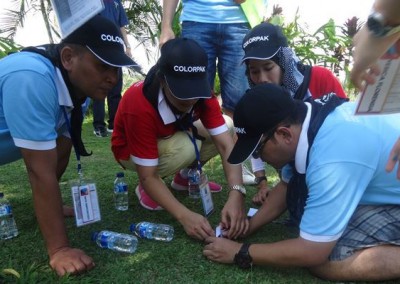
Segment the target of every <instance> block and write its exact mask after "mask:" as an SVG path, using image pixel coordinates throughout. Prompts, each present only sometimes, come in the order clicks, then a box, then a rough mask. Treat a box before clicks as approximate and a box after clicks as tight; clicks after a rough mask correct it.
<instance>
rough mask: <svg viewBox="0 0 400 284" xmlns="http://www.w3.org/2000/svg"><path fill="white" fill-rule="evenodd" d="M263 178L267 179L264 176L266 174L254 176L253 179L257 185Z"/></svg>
mask: <svg viewBox="0 0 400 284" xmlns="http://www.w3.org/2000/svg"><path fill="white" fill-rule="evenodd" d="M263 180H267V177H266V176H261V177H256V178H255V179H254V181H255V182H256V184H257V185H260V183H261V182H262V181H263Z"/></svg>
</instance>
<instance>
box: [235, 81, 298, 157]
mask: <svg viewBox="0 0 400 284" xmlns="http://www.w3.org/2000/svg"><path fill="white" fill-rule="evenodd" d="M295 108H296V105H295V102H294V100H293V99H292V97H291V96H290V94H289V93H288V92H287V91H286V90H285V89H283V88H282V87H280V86H279V85H276V84H270V83H268V84H260V85H256V86H254V87H253V88H251V89H249V90H248V91H247V92H246V93H245V94H244V96H243V97H242V98H241V99H240V100H239V102H238V104H237V105H236V108H235V112H234V113H233V124H234V125H235V132H236V134H237V137H238V139H237V141H236V144H235V146H234V147H233V150H232V152H231V154H230V156H229V158H228V162H229V163H231V164H240V163H242V162H243V161H245V160H246V159H247V158H248V157H250V155H251V154H252V153H253V152H254V150H255V149H256V147H257V145H258V143H259V142H260V140H261V138H262V136H263V134H264V133H266V132H268V131H271V130H273V129H274V128H275V127H276V126H277V125H278V124H279V123H280V122H282V121H283V120H284V119H285V118H287V117H288V116H289V114H290V113H292V112H293V111H294V110H295Z"/></svg>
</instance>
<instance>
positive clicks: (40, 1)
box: [0, 0, 59, 43]
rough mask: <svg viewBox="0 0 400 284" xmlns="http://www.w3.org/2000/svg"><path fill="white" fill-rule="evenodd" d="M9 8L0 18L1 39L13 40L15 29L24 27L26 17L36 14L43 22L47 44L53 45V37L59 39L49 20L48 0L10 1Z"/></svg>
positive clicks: (49, 8)
mask: <svg viewBox="0 0 400 284" xmlns="http://www.w3.org/2000/svg"><path fill="white" fill-rule="evenodd" d="M9 7H10V8H9V9H5V10H4V11H2V14H1V16H0V34H2V36H3V37H5V38H8V39H11V40H13V39H14V36H15V34H16V32H17V29H18V28H19V27H23V26H24V22H25V17H26V15H27V14H28V13H30V14H35V13H38V12H40V14H41V18H42V19H43V21H44V24H45V27H46V32H47V36H48V38H49V42H50V43H53V42H54V37H59V33H58V32H57V28H56V24H55V22H54V21H51V20H50V19H51V16H50V15H51V14H50V13H51V11H52V5H51V3H50V0H30V1H28V0H10V3H9Z"/></svg>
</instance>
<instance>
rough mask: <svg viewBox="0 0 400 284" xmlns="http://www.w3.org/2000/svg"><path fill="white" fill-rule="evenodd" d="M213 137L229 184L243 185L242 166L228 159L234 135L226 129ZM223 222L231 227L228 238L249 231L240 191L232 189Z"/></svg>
mask: <svg viewBox="0 0 400 284" xmlns="http://www.w3.org/2000/svg"><path fill="white" fill-rule="evenodd" d="M211 137H212V139H213V142H214V144H215V146H216V147H217V150H218V152H219V154H220V155H221V161H222V166H223V168H224V172H225V177H226V179H227V181H228V184H229V186H230V187H232V186H233V185H243V181H242V167H241V166H240V165H232V164H230V163H228V161H227V159H228V157H229V155H230V153H231V152H232V148H233V145H234V142H233V138H232V136H231V135H230V133H229V132H228V131H226V132H224V133H221V134H219V135H215V136H211ZM221 223H222V224H221V225H222V226H223V228H226V229H229V231H228V235H227V237H228V238H237V237H239V236H241V235H242V234H244V233H246V232H247V230H248V228H249V223H248V220H247V216H246V206H245V198H244V196H243V195H242V194H241V193H240V192H239V191H237V190H230V192H229V197H228V200H227V202H226V203H225V206H224V208H223V209H222V212H221Z"/></svg>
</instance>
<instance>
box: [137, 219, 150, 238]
mask: <svg viewBox="0 0 400 284" xmlns="http://www.w3.org/2000/svg"><path fill="white" fill-rule="evenodd" d="M149 228H150V223H149V222H142V223H140V224H139V228H138V230H137V234H138V236H139V237H141V238H146V237H147V236H148V229H149Z"/></svg>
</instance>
